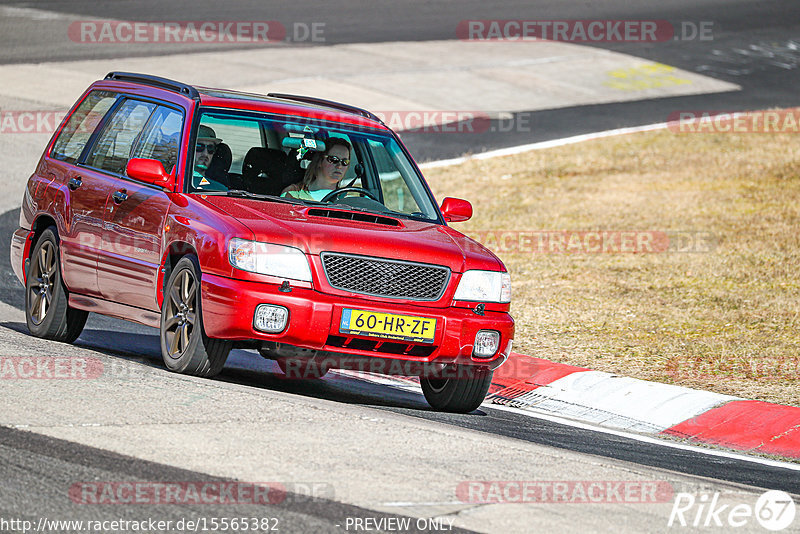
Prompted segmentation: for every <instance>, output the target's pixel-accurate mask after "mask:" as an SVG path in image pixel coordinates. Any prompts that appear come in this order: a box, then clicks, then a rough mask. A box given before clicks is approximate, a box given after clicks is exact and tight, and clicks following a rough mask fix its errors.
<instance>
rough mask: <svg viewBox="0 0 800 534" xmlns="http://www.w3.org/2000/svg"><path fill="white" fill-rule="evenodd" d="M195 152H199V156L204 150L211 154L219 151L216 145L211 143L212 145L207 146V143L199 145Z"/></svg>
mask: <svg viewBox="0 0 800 534" xmlns="http://www.w3.org/2000/svg"><path fill="white" fill-rule="evenodd" d="M194 150H195V152H197V153H198V154H199V153H200V152H202V151H203V150H205V151H206V152H208V153H209V154H213V153H214V152H216V151H217V145H215V144H214V143H211V144H208V145H207V144H205V143H197V146H196V147H194Z"/></svg>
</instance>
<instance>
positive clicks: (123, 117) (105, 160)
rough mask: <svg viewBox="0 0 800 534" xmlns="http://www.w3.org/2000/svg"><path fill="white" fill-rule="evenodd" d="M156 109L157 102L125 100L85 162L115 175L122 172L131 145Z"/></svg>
mask: <svg viewBox="0 0 800 534" xmlns="http://www.w3.org/2000/svg"><path fill="white" fill-rule="evenodd" d="M155 108H156V105H155V104H152V103H150V102H139V101H137V100H127V101H126V102H124V103H123V104H122V105H121V106H120V107H119V108H117V111H116V112H115V113H114V116H113V117H111V120H110V121H108V123H107V124H106V126H105V128H104V129H103V133H102V134H100V137H99V138H98V139H97V142H96V143H95V145H94V146H93V147H92V150H91V153H90V154H89V158H88V160H87V161H86V164H87V165H89V166H90V167H94V168H96V169H102V170H104V171H109V172H113V173H117V174H122V173H123V172H125V166H126V165H127V164H128V159H129V158H130V156H131V149H132V148H133V144H134V142H135V141H136V139H137V138H138V137H139V134H141V133H142V130H143V129H144V125H145V124H147V120H148V119H149V118H150V115H151V114H152V113H153V110H154V109H155Z"/></svg>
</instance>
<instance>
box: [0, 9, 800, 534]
mask: <svg viewBox="0 0 800 534" xmlns="http://www.w3.org/2000/svg"><path fill="white" fill-rule="evenodd" d="M0 5H3V6H11V7H19V8H29V7H35V8H36V9H41V10H49V11H57V12H63V13H67V14H72V15H77V16H86V17H103V18H113V19H124V20H156V19H157V20H216V19H220V18H223V17H220V16H219V8H218V5H219V4H218V3H216V2H197V1H195V2H183V1H181V2H171V3H169V4H168V5H163V4H162V3H161V2H154V1H143V2H108V3H100V4H89V3H86V2H69V1H67V2H37V3H36V4H35V6H34V5H31V4H30V3H29V2H2V3H0ZM504 18H509V19H511V18H514V19H548V18H550V19H590V18H602V19H614V18H624V19H631V18H639V19H666V20H671V21H676V22H677V21H714V24H715V36H714V40H713V41H711V42H700V41H695V42H691V43H686V42H674V43H657V44H652V45H636V44H609V45H600V46H605V47H607V48H609V49H612V50H616V51H622V52H625V53H629V54H633V55H638V56H640V57H643V58H647V59H650V60H655V61H659V62H663V63H666V64H669V65H674V66H677V67H681V68H683V69H686V70H690V71H695V72H702V73H704V74H707V75H711V76H714V77H717V78H719V79H722V80H726V81H731V82H734V83H737V84H739V85H741V86H742V90H741V91H737V92H731V93H724V94H715V95H705V96H690V97H678V98H669V99H660V100H648V101H637V102H628V103H621V104H604V105H595V106H581V107H575V108H564V109H558V110H547V111H538V112H522V113H519V114H517V115H518V116H517V117H515V119H517V121H521V120H527V121H529V123H530V124H531V125H532V128H530V131H519V130H516V131H514V132H502V131H500V130H501V128H499V127H493V128H490V131H489V132H486V133H485V134H463V135H458V134H454V135H447V136H431V135H426V134H411V133H408V134H405V135H404V140H405V141H406V143H407V144H408V145H409V146H410V148H411V150H412V152H413V153H414V154H415V156H417V157H418V159H421V160H424V159H435V158H445V157H452V156H458V155H461V154H462V153H463V152H464V151H465V147H466V149H467V150H468V151H472V152H480V151H483V150H487V149H493V148H501V147H506V146H513V145H518V144H526V143H530V142H535V141H543V140H548V139H554V138H560V137H566V136H570V135H576V134H581V133H586V132H591V131H598V130H606V129H612V128H618V127H624V126H635V125H640V124H648V123H653V122H663V121H664V120H666V117H667V116H668V115H669V114H670V113H671V112H673V111H675V110H677V109H730V110H733V109H735V110H740V109H760V108H767V107H774V106H777V107H790V106H797V105H798V101H800V94H798V93H797V91H796V87H797V82H798V79H799V78H800V77H799V76H798V70H797V68H798V65H800V49H798V46H799V45H800V23H799V22H798V21H800V4H798V3H796V2H788V1H772V2H741V1H740V2H732V1H726V0H715V1H704V2H693V1H684V0H679V1H675V2H670V3H669V4H664V3H661V4H654V3H652V2H647V1H638V2H619V1H606V2H592V3H590V4H587V3H585V2H565V1H553V0H551V1H547V2H538V3H537V4H536V5H535V6H534V5H532V4H531V3H530V2H524V1H520V2H492V3H491V5H489V4H488V3H487V2H479V1H463V2H455V1H441V2H424V3H419V2H411V1H406V2H397V1H395V2H375V1H371V0H370V1H362V2H351V1H332V2H326V3H324V4H322V5H320V4H318V3H316V2H314V3H312V2H292V3H291V4H289V3H285V2H271V3H270V2H256V1H250V2H232V3H228V4H226V5H225V16H224V19H225V20H240V19H241V20H249V19H257V20H265V19H266V20H279V21H282V22H283V23H284V24H285V25H290V24H292V23H293V22H297V21H316V20H322V21H325V22H326V43H325V44H337V43H350V42H379V41H397V40H406V41H408V40H417V41H424V40H432V39H452V38H454V33H455V26H456V24H457V23H458V22H459V21H460V20H464V19H504ZM33 24H34V25H32V26H26V25H16V26H14V27H13V28H9V27H8V25H7V24H3V26H4V30H5V31H3V32H0V62H4V63H17V62H33V61H52V60H67V59H78V58H89V57H91V58H98V57H121V56H122V55H125V56H128V55H148V56H150V55H154V54H159V53H163V54H166V53H175V52H176V51H183V52H191V51H197V50H200V48H198V47H197V46H192V47H186V49H184V50H178V49H176V48H175V47H169V48H165V49H163V50H157V49H154V48H153V47H148V48H147V49H142V50H137V49H135V48H133V47H127V48H126V49H124V50H122V51H120V50H119V49H116V50H114V49H110V50H105V49H103V48H101V47H91V48H89V47H83V48H81V47H79V46H74V43H69V42H63V43H60V42H58V41H47V40H42V39H40V38H39V37H38V36H39V35H42V33H43V32H44V31H45V28H46V26H47V24H48V21H47V19H43V20H40V21H38V22H36V23H33ZM793 43H794V44H793ZM211 48H213V47H211ZM115 54H117V55H115ZM495 126H499V125H495ZM17 217H18V213H17V211H12V212H8V213H6V214H3V215H2V216H0V250H8V236H9V235H10V233H11V231H12V230H13V229H14V228H15V227H16V221H17ZM0 301H2V302H4V303H6V304H9V305H12V306H14V307H15V308H17V309H20V308H21V305H22V289H21V287H20V286H19V284H18V282H17V281H16V279H15V278H14V277H13V274H12V273H11V269H10V265H9V264H8V258H7V256H6V255H4V254H0ZM2 328H5V329H9V330H15V331H23V332H24V331H25V327H24V324H20V323H13V322H6V323H4V324H3V325H2ZM77 345H78V346H81V347H84V348H88V349H91V350H94V351H97V352H98V353H101V354H113V355H115V356H116V357H119V358H122V359H126V360H129V359H137V361H140V362H141V365H142V366H143V367H144V368H147V367H158V366H160V364H159V359H160V357H159V354H158V349H157V337H156V336H155V335H154V331H153V330H152V329H147V328H144V327H139V326H138V325H135V324H132V323H125V322H122V321H116V320H113V319H109V318H104V317H100V316H95V315H93V316H92V317H91V318H90V322H89V324H87V329H86V330H85V332H84V334H83V335H82V336H81V338H80V339H79V340H78V342H77ZM246 357H247V355H246V354H244V353H240V354H238V357H237V358H236V359H235V360H236V361H237V362H238V361H241V360H242V359H244V358H246ZM219 380H221V381H229V382H232V383H235V384H238V385H240V386H243V387H246V388H248V389H252V390H254V391H256V392H257V391H259V390H266V391H283V392H287V393H290V394H292V395H298V396H305V397H314V398H321V399H327V400H332V401H335V402H338V403H346V404H358V405H363V406H371V407H376V408H379V409H381V410H386V411H391V412H395V413H399V414H403V415H405V416H412V417H415V418H424V419H427V420H429V421H434V422H437V423H440V424H444V425H452V426H458V427H461V428H466V429H470V430H473V431H477V432H485V433H491V434H495V435H502V436H507V437H509V438H513V439H518V440H524V441H529V442H535V443H539V444H542V445H547V446H550V447H555V448H558V449H566V450H571V451H576V452H580V453H584V454H587V455H591V456H594V457H597V458H598V460H599V461H605V460H604V459H606V460H614V461H619V462H622V463H623V464H625V463H629V464H631V465H645V466H653V467H657V468H659V469H664V470H667V471H674V472H680V473H687V474H690V475H695V476H698V477H707V478H709V479H715V480H719V481H729V482H733V483H738V484H746V485H749V486H755V487H760V488H769V489H782V490H785V491H789V492H792V493H795V494H800V480H799V479H800V477H798V476H797V472H796V471H790V470H786V469H780V468H775V467H769V466H765V465H763V464H757V463H751V462H747V461H741V460H736V459H733V458H725V457H711V456H708V455H703V454H701V453H700V452H699V451H698V452H693V451H684V450H678V449H667V448H664V447H659V446H656V445H652V444H646V443H642V442H640V441H637V440H634V439H628V438H625V437H621V436H614V435H608V434H602V433H597V432H592V431H587V430H581V429H576V428H574V427H571V426H566V425H561V424H558V423H553V422H549V421H545V420H541V419H533V418H530V417H524V416H520V415H517V414H513V413H509V412H505V411H500V410H493V409H490V408H482V409H481V410H480V411H479V412H476V413H475V414H471V415H469V416H454V415H448V414H439V413H435V412H432V411H430V409H429V408H428V407H427V406H426V404H425V403H424V399H422V397H421V396H420V395H415V394H411V393H408V392H405V391H399V390H387V388H384V387H380V386H377V387H376V386H374V385H371V384H368V383H365V382H362V381H359V380H338V381H330V380H323V381H319V382H313V383H305V382H303V383H297V382H287V381H285V380H282V379H280V377H279V375H278V374H272V373H271V372H268V371H264V370H253V369H251V368H248V367H247V366H246V365H244V366H240V365H236V366H233V367H229V368H226V370H225V371H224V372H223V374H222V375H221V376H220V378H219ZM0 450H1V451H2V452H0V458H2V462H0V477H1V479H2V483H1V484H2V485H1V486H0V493H1V494H2V495H3V496H4V499H3V502H2V503H0V513H2V515H3V516H10V515H15V516H18V517H19V516H20V515H23V516H25V517H31V518H34V517H40V516H46V515H48V514H50V515H58V514H59V513H61V514H62V515H63V514H69V513H72V512H74V511H75V508H74V505H71V504H70V503H64V502H63V499H61V500H60V499H59V497H60V496H59V495H56V494H55V493H54V489H53V488H54V487H60V486H58V485H57V484H54V483H53V482H54V481H55V480H60V481H64V483H66V481H75V480H93V479H96V478H101V479H102V478H106V479H112V480H113V479H121V478H123V479H124V478H125V477H126V476H127V477H128V478H131V477H135V478H136V479H141V480H147V479H151V480H152V479H161V480H164V479H170V478H171V479H172V480H210V479H211V478H210V477H208V475H204V474H201V473H197V472H190V471H185V470H180V469H177V468H174V467H170V466H166V465H161V464H153V463H151V462H147V461H144V460H137V459H133V458H131V457H128V456H123V455H117V454H114V453H108V452H104V451H100V450H98V449H93V448H90V447H85V446H81V445H76V444H72V443H69V442H66V441H60V440H54V439H53V438H48V437H44V436H38V435H35V434H28V433H23V432H21V431H19V430H13V429H6V428H3V429H0ZM48 482H49V483H48ZM32 488H33V491H32ZM10 495H13V496H16V497H15V498H7V496H10ZM22 496H24V497H25V498H23V497H22ZM289 497H290V498H289V499H288V502H289V503H294V504H292V505H291V506H287V505H284V506H282V507H276V508H275V509H270V510H269V512H270V513H271V512H273V511H274V513H275V514H276V516H278V517H281V519H282V520H283V521H286V522H289V521H291V522H292V524H293V525H295V529H293V530H302V531H338V532H341V531H342V530H341V527H340V526H338V525H340V524H341V521H342V520H343V518H345V517H349V516H353V515H363V514H365V513H366V511H365V510H363V509H359V508H357V507H353V506H350V505H344V504H340V503H337V502H334V501H331V500H326V499H324V498H322V499H315V500H313V502H308V501H307V500H304V499H303V498H302V497H300V496H297V497H296V498H294V499H293V498H292V497H293V495H292V494H291V493H290V494H289ZM116 508H117V507H112V508H101V509H99V510H98V509H93V510H91V511H87V510H83V509H81V513H82V514H88V513H91V514H95V515H97V516H98V517H109V518H110V517H118V516H122V517H125V516H126V514H128V515H129V516H130V517H134V516H136V514H139V513H140V512H138V511H133V512H131V510H130V507H127V508H126V507H118V508H119V509H116ZM186 511H187V510H186V508H185V507H181V508H180V509H173V508H170V507H169V506H163V507H160V508H156V509H153V508H151V509H148V512H149V515H153V516H155V515H158V516H160V517H162V518H165V519H166V518H171V517H174V518H177V517H178V516H180V517H185V515H186ZM250 511H251V510H248V509H247V507H244V508H242V509H232V508H230V507H226V508H225V509H224V510H216V509H213V508H209V505H203V507H202V514H203V515H205V516H209V515H215V514H217V515H222V514H223V513H224V515H228V516H231V515H239V514H241V515H245V516H246V515H249V513H248V512H250ZM198 512H200V510H198ZM259 514H260V515H265V511H264V509H263V508H260V509H259ZM369 515H371V516H378V515H380V513H378V512H374V511H369Z"/></svg>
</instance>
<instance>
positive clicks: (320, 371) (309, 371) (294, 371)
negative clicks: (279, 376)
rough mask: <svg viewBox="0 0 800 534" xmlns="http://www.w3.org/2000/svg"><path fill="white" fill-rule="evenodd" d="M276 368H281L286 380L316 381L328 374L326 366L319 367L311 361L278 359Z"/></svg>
mask: <svg viewBox="0 0 800 534" xmlns="http://www.w3.org/2000/svg"><path fill="white" fill-rule="evenodd" d="M277 361H278V367H280V368H281V371H283V374H284V375H286V378H290V379H293V380H297V379H316V378H322V377H323V376H325V375H326V374H328V371H329V368H328V366H327V365H324V364H323V365H320V364H318V363H317V362H315V361H314V360H312V359H310V358H309V359H290V358H278V360H277Z"/></svg>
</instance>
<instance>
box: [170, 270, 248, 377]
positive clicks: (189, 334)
mask: <svg viewBox="0 0 800 534" xmlns="http://www.w3.org/2000/svg"><path fill="white" fill-rule="evenodd" d="M201 301H202V299H201V295H200V266H199V264H198V262H197V258H195V257H194V256H184V257H183V258H181V259H180V261H178V263H177V264H176V265H175V268H174V269H172V273H171V274H170V277H169V280H168V281H167V285H166V288H165V291H164V302H163V303H162V304H161V326H160V335H159V337H160V339H161V357H162V358H163V359H164V364H165V365H166V366H167V368H168V369H169V370H170V371H174V372H176V373H183V374H188V375H195V376H204V377H212V376H216V375H218V374H219V373H220V372H221V371H222V368H223V367H224V366H225V361H226V360H227V359H228V354H229V353H230V351H231V346H232V343H231V342H230V341H227V340H223V339H211V338H209V337H208V336H206V333H205V330H204V329H203V313H202V308H201Z"/></svg>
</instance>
